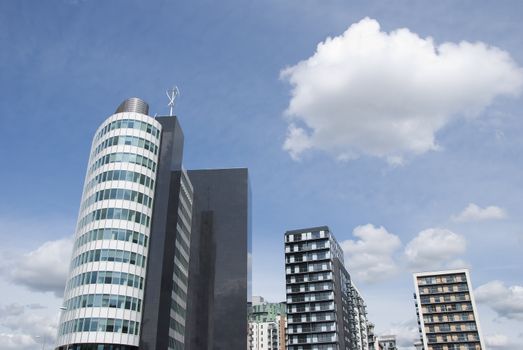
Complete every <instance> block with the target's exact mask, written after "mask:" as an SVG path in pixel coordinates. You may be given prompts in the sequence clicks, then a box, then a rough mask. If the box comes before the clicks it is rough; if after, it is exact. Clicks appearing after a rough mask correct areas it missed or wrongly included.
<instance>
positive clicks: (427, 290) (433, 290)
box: [419, 283, 469, 294]
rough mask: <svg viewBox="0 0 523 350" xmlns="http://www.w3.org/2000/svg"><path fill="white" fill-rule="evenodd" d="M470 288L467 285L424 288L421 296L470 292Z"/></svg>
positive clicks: (420, 290) (421, 290)
mask: <svg viewBox="0 0 523 350" xmlns="http://www.w3.org/2000/svg"><path fill="white" fill-rule="evenodd" d="M468 290H469V287H468V285H467V284H466V283H460V284H454V285H438V286H432V287H422V288H420V289H419V293H420V294H434V293H452V292H468Z"/></svg>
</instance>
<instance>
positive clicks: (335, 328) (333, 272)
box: [285, 226, 368, 350]
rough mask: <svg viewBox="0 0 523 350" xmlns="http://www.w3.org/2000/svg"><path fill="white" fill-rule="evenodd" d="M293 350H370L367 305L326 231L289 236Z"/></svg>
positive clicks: (287, 268) (316, 229)
mask: <svg viewBox="0 0 523 350" xmlns="http://www.w3.org/2000/svg"><path fill="white" fill-rule="evenodd" d="M285 275H286V286H287V349H288V350H341V349H343V350H363V349H367V341H368V336H367V323H368V322H367V317H366V309H365V303H364V302H363V299H362V298H361V296H360V293H359V292H358V290H357V289H356V287H355V285H354V283H353V282H352V280H351V278H350V275H349V273H348V272H347V270H346V269H345V266H344V263H343V251H342V249H341V247H340V245H339V244H338V242H337V241H336V239H335V238H334V236H333V235H332V233H331V232H330V230H329V228H328V227H327V226H320V227H311V228H305V229H299V230H292V231H287V232H285Z"/></svg>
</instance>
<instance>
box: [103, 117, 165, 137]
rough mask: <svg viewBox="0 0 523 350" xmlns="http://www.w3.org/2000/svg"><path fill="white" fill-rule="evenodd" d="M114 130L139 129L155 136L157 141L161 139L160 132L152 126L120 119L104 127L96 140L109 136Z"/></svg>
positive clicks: (132, 120) (137, 121)
mask: <svg viewBox="0 0 523 350" xmlns="http://www.w3.org/2000/svg"><path fill="white" fill-rule="evenodd" d="M114 129H137V130H142V131H145V132H146V133H148V134H151V135H153V136H155V137H156V138H157V139H158V138H160V130H158V129H157V128H155V127H154V126H152V125H151V124H148V123H145V122H142V121H139V120H134V119H120V120H115V121H114V122H111V123H109V124H107V125H106V126H104V128H103V129H102V130H100V132H99V133H98V135H96V140H98V139H99V138H100V137H102V136H104V135H105V134H107V133H108V132H109V131H111V130H114Z"/></svg>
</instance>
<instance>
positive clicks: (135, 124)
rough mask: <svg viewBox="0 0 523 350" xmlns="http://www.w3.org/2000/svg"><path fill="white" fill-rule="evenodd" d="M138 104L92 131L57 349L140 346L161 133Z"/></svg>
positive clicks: (113, 116)
mask: <svg viewBox="0 0 523 350" xmlns="http://www.w3.org/2000/svg"><path fill="white" fill-rule="evenodd" d="M132 102H133V100H132V99H131V100H128V101H127V103H132ZM140 102H142V101H141V100H138V99H136V100H134V103H136V105H135V106H134V109H136V110H137V111H136V112H120V111H118V110H117V112H116V113H115V114H113V115H112V116H110V117H109V118H108V119H107V120H105V121H104V122H103V123H102V125H101V126H100V127H99V128H98V130H97V131H96V134H95V136H94V139H93V143H92V147H91V153H90V157H89V163H88V167H87V174H86V177H85V185H84V190H83V195H82V201H81V207H80V212H79V215H78V223H77V227H76V233H75V242H74V249H73V256H72V258H71V265H70V271H69V277H68V279H67V285H66V289H65V295H64V309H65V310H64V311H62V315H61V318H60V324H59V332H58V340H57V347H61V346H63V345H66V344H69V345H70V344H85V343H93V344H96V343H98V344H104V343H105V344H121V345H122V346H124V348H122V349H125V346H130V347H137V346H138V345H139V332H140V322H141V311H142V304H143V293H144V292H143V289H144V281H145V277H146V276H145V274H146V267H147V258H148V242H149V234H150V225H151V215H152V205H153V201H154V195H155V193H154V185H155V181H156V170H157V164H158V153H159V147H160V135H161V125H160V123H158V122H157V121H156V120H155V119H154V118H152V117H150V116H148V115H147V111H146V110H145V108H147V107H146V105H145V106H142V105H140ZM120 108H122V106H120ZM120 108H119V109H120ZM68 349H74V347H71V346H69V347H68Z"/></svg>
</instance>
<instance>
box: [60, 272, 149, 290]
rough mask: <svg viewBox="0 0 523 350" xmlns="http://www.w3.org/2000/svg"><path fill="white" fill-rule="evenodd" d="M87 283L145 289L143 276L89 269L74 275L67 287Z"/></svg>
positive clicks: (70, 287)
mask: <svg viewBox="0 0 523 350" xmlns="http://www.w3.org/2000/svg"><path fill="white" fill-rule="evenodd" d="M86 284H116V285H120V286H128V287H134V288H138V289H143V277H140V276H136V275H133V274H130V273H125V272H116V271H89V272H84V273H81V274H79V275H76V276H74V277H73V278H71V279H70V280H69V282H67V289H68V290H69V289H73V288H76V287H79V286H83V285H86Z"/></svg>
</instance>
